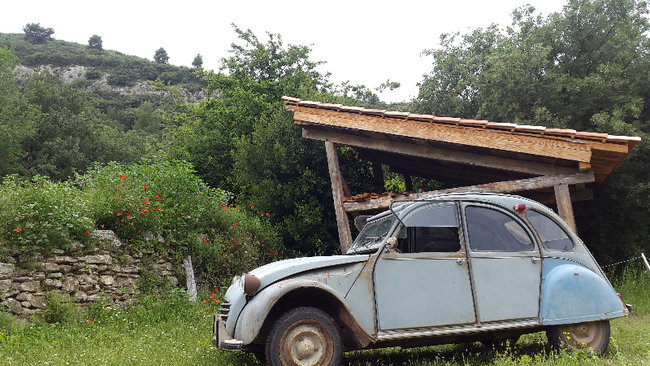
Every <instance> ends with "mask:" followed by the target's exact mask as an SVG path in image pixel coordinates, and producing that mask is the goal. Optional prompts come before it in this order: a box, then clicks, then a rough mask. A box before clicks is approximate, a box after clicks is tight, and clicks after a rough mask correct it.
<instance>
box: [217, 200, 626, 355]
mask: <svg viewBox="0 0 650 366" xmlns="http://www.w3.org/2000/svg"><path fill="white" fill-rule="evenodd" d="M628 313H629V310H628V308H627V307H626V305H625V304H624V303H623V301H622V299H621V298H620V296H619V295H618V294H617V293H616V292H615V291H614V289H613V288H612V285H611V284H610V283H609V281H608V280H607V277H606V276H605V274H604V273H603V271H602V270H601V268H600V267H599V266H598V264H597V263H596V261H595V260H594V258H593V256H592V255H591V253H590V252H589V250H588V249H587V248H586V246H585V245H584V244H583V242H582V241H581V240H580V239H579V238H578V236H577V235H576V234H575V233H574V232H573V231H572V230H571V229H570V228H569V227H568V226H567V224H566V223H565V222H564V221H563V220H562V219H561V218H560V217H559V216H558V215H556V214H555V213H554V212H553V211H552V210H551V209H549V208H548V207H546V206H544V205H542V204H540V203H538V202H535V201H532V200H529V199H526V198H523V197H519V196H514V195H504V194H481V193H475V194H451V195H440V196H433V197H429V198H426V199H421V200H416V201H402V202H394V203H393V204H392V205H391V208H390V210H388V211H385V212H383V213H380V214H378V215H375V216H373V217H371V218H370V219H368V220H367V223H366V224H365V226H364V228H363V229H362V230H361V232H360V233H359V235H358V236H357V238H356V239H355V241H354V243H353V245H352V247H351V248H350V250H349V251H348V252H347V253H346V254H345V255H334V256H321V257H307V258H296V259H289V260H283V261H278V262H274V263H270V264H267V265H265V266H262V267H259V268H257V269H255V270H253V271H251V272H249V273H248V274H245V275H242V276H237V277H235V278H234V279H233V282H232V285H231V286H230V288H229V289H228V290H227V292H226V294H225V298H224V302H223V306H222V308H221V309H220V312H219V314H216V315H215V321H214V328H213V333H214V334H213V343H214V344H215V346H217V347H219V348H221V349H230V350H239V349H243V350H249V351H252V352H256V353H258V354H259V353H261V352H262V351H265V357H266V358H267V361H268V362H269V363H270V364H272V365H281V364H282V365H303V364H305V365H307V364H338V362H339V360H340V357H341V352H342V351H344V350H353V349H362V348H371V347H383V346H393V345H399V346H419V345H429V344H442V343H457V342H470V341H477V340H482V341H486V342H495V341H500V340H506V339H514V340H516V339H517V338H518V337H519V335H521V334H524V333H529V332H536V331H543V330H546V331H547V335H548V337H549V341H550V342H551V343H552V344H555V345H559V346H564V347H567V348H569V349H580V348H586V349H588V350H590V351H592V352H595V353H601V352H603V351H604V350H605V349H606V348H607V344H608V341H609V320H610V319H613V318H617V317H621V316H624V315H626V314H628Z"/></svg>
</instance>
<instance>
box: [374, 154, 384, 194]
mask: <svg viewBox="0 0 650 366" xmlns="http://www.w3.org/2000/svg"><path fill="white" fill-rule="evenodd" d="M372 177H373V184H374V186H375V191H377V193H381V192H383V191H384V170H383V169H382V167H381V163H380V162H378V161H373V162H372Z"/></svg>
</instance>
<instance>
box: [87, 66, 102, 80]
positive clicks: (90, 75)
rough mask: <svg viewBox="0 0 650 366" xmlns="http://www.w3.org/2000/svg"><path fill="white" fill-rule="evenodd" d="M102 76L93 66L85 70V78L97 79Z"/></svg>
mask: <svg viewBox="0 0 650 366" xmlns="http://www.w3.org/2000/svg"><path fill="white" fill-rule="evenodd" d="M101 77H102V73H101V72H100V71H99V70H97V69H94V68H91V69H88V70H87V71H86V79H88V80H98V79H100V78H101Z"/></svg>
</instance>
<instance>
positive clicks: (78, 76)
mask: <svg viewBox="0 0 650 366" xmlns="http://www.w3.org/2000/svg"><path fill="white" fill-rule="evenodd" d="M0 48H5V49H9V50H11V51H13V52H14V54H15V55H16V56H17V57H18V60H19V63H20V64H21V65H22V66H24V67H27V68H31V69H34V68H38V67H42V66H47V67H48V68H49V69H50V70H56V71H57V74H58V75H59V76H62V77H63V80H64V81H72V80H75V81H76V82H77V83H79V84H80V85H89V84H92V82H93V81H97V80H102V81H103V82H104V83H105V84H106V85H109V86H112V87H133V86H135V85H138V84H141V83H143V82H148V81H154V80H158V79H159V80H161V81H163V82H164V83H165V84H169V85H172V86H180V87H182V88H183V89H185V90H187V91H189V92H192V93H195V92H198V91H200V90H201V88H202V87H203V86H205V83H204V82H202V80H201V79H200V78H197V77H196V75H195V72H196V69H191V68H188V67H179V66H174V65H169V64H163V63H156V62H152V61H149V60H146V59H143V58H140V57H137V56H130V55H125V54H123V53H120V52H117V51H112V50H97V49H91V48H89V47H88V46H86V45H81V44H78V43H72V42H66V41H61V40H56V39H55V40H50V41H48V42H46V43H42V44H33V43H30V42H28V41H27V40H26V39H25V36H24V35H23V34H15V33H14V34H7V33H0ZM62 70H74V73H73V74H70V73H68V74H65V73H62V72H61V71H62ZM64 75H65V76H64ZM78 80H87V81H88V82H81V81H78Z"/></svg>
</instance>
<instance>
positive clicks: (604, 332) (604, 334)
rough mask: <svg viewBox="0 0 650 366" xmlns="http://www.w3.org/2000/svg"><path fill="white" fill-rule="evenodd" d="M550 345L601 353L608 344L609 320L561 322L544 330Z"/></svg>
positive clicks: (570, 349)
mask: <svg viewBox="0 0 650 366" xmlns="http://www.w3.org/2000/svg"><path fill="white" fill-rule="evenodd" d="M546 337H547V338H548V341H549V343H551V345H552V346H554V347H557V348H564V349H566V350H569V351H587V352H589V353H593V354H595V355H602V354H603V353H604V352H605V350H607V346H608V345H609V321H607V320H602V321H596V322H587V323H578V324H562V325H556V326H554V327H552V328H550V329H548V330H547V331H546Z"/></svg>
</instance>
